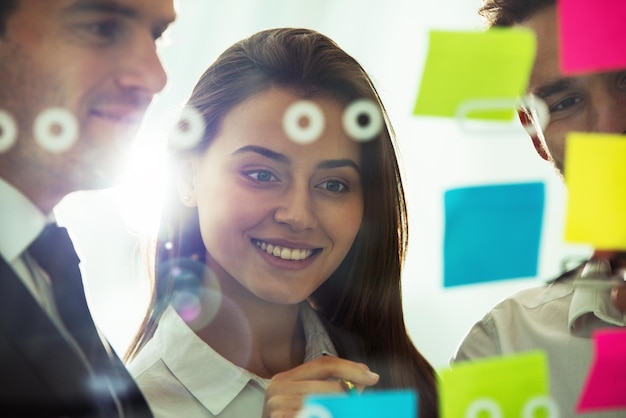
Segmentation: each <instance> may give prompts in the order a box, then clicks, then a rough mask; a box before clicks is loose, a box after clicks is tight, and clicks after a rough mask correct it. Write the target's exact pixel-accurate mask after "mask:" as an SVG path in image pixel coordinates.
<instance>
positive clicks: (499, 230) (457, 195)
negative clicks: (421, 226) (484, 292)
mask: <svg viewBox="0 0 626 418" xmlns="http://www.w3.org/2000/svg"><path fill="white" fill-rule="evenodd" d="M544 196H545V186H544V183H543V182H531V183H511V184H496V185H485V186H474V187H464V188H458V189H452V190H448V191H446V192H445V194H444V208H445V227H444V244H443V245H444V249H443V256H444V266H443V277H444V286H445V287H449V286H459V285H465V284H472V283H479V282H489V281H494V280H503V279H511V278H518V277H532V276H536V275H537V267H538V258H539V244H540V239H541V229H542V224H543V211H544V200H545V197H544Z"/></svg>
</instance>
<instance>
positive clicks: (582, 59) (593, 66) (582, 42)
mask: <svg viewBox="0 0 626 418" xmlns="http://www.w3.org/2000/svg"><path fill="white" fill-rule="evenodd" d="M557 12H558V19H559V35H560V37H559V47H560V62H561V71H563V73H564V74H567V75H569V74H578V73H589V72H601V71H611V70H618V69H624V68H626V42H625V40H626V23H625V22H626V1H624V0H593V1H590V0H558V3H557Z"/></svg>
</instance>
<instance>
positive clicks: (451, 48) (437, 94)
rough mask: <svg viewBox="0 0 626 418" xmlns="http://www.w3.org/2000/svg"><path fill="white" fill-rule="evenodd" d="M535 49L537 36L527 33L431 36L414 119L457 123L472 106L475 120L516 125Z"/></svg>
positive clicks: (501, 30) (507, 30) (502, 30)
mask: <svg viewBox="0 0 626 418" xmlns="http://www.w3.org/2000/svg"><path fill="white" fill-rule="evenodd" d="M535 44H536V43H535V35H534V33H533V32H532V31H530V30H527V29H523V28H492V29H490V30H488V31H431V32H430V34H429V46H428V55H427V57H426V64H425V67H424V72H423V75H422V81H421V85H420V89H419V92H418V95H417V99H416V102H415V107H414V109H413V113H414V114H415V115H426V116H444V117H452V116H455V115H456V114H457V111H459V109H460V106H462V105H470V108H473V109H476V110H469V111H468V112H467V113H466V116H467V117H469V118H476V119H491V120H510V119H512V117H513V115H514V107H515V106H514V102H515V100H516V99H518V98H519V97H521V96H523V95H524V94H525V91H526V87H527V85H528V80H529V78H530V71H531V70H532V66H533V62H534V58H535V51H536V45H535ZM503 100H504V101H505V102H507V103H508V104H506V105H503V104H501V103H500V102H502V101H503ZM503 107H504V109H503ZM478 109H482V110H478ZM485 109H489V110H485ZM492 109H496V110H492Z"/></svg>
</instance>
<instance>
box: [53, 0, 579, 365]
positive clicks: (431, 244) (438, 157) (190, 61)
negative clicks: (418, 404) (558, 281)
mask: <svg viewBox="0 0 626 418" xmlns="http://www.w3.org/2000/svg"><path fill="white" fill-rule="evenodd" d="M480 3H481V1H480V0H437V1H419V2H418V1H415V0H392V1H386V2H383V1H374V0H298V1H294V0H237V1H230V0H228V1H227V0H179V7H178V10H179V17H178V22H177V23H176V24H175V26H174V27H173V28H172V29H171V31H170V33H169V36H168V38H169V41H168V42H167V43H166V45H163V46H162V49H161V56H162V58H163V61H164V66H165V67H166V70H167V72H168V74H169V82H168V86H167V87H166V89H165V90H164V91H163V92H162V93H161V94H160V95H159V97H158V98H157V99H156V100H155V102H154V103H153V105H152V107H151V108H150V111H149V113H148V117H147V119H146V123H145V124H144V127H143V130H142V134H141V138H140V139H139V141H138V144H137V152H136V157H135V158H134V159H133V162H132V164H131V165H130V168H129V170H128V172H127V173H125V175H124V176H123V178H122V181H123V183H122V186H120V187H119V188H116V189H113V190H106V191H98V192H81V193H76V194H73V195H71V196H68V198H66V199H65V200H64V201H63V202H62V204H61V205H60V206H59V208H58V210H57V217H58V218H59V220H60V222H61V223H64V224H66V225H67V226H68V228H69V229H70V233H71V234H72V236H73V238H74V240H75V243H76V246H77V249H78V252H79V254H80V256H81V259H82V260H83V262H82V266H81V268H82V269H83V273H84V277H85V281H86V288H87V294H88V301H89V304H90V306H91V308H92V310H93V314H94V317H95V320H96V322H97V323H98V325H99V326H100V327H101V329H102V331H103V332H104V333H105V334H106V335H107V336H108V337H109V339H110V341H111V342H112V344H113V346H114V348H115V349H116V350H117V351H118V352H119V353H120V354H121V353H123V352H124V351H125V349H126V346H127V344H128V343H129V341H130V338H131V337H132V336H133V334H134V333H135V331H136V328H137V326H138V324H139V322H140V320H141V318H142V315H143V312H144V309H145V306H146V303H147V289H148V287H147V281H146V276H145V268H144V267H145V263H146V261H145V257H144V255H142V254H141V252H140V251H139V247H138V242H139V236H141V235H142V234H146V233H150V231H151V230H153V228H154V225H155V220H156V219H157V216H158V207H157V206H158V205H157V203H156V201H155V199H154V195H155V194H158V191H159V188H160V187H161V183H160V180H159V175H160V174H162V172H163V169H162V166H161V165H160V164H159V160H158V157H159V155H160V153H159V150H160V149H161V146H162V143H163V140H164V137H165V135H166V133H167V131H168V129H169V128H170V127H171V125H172V124H173V122H174V120H175V119H176V116H177V112H178V111H179V110H180V108H181V107H182V105H183V103H184V102H185V100H186V99H187V97H188V95H189V94H190V92H191V89H192V88H193V86H194V84H195V83H196V81H197V79H198V77H199V76H200V74H201V73H202V72H203V71H204V69H205V68H206V67H207V66H208V65H209V64H210V63H211V62H212V61H213V60H214V59H215V58H216V57H217V55H218V54H219V53H220V52H221V51H223V50H224V49H225V48H227V47H228V46H230V45H231V44H232V43H234V42H235V41H238V40H239V39H241V38H244V37H246V36H248V35H250V34H252V33H254V32H256V31H258V30H261V29H265V28H270V27H279V26H290V27H308V28H313V29H316V30H318V31H320V32H322V33H324V34H326V35H328V36H330V37H331V38H333V39H334V40H335V41H336V42H337V43H338V44H339V45H340V46H341V47H343V48H344V49H345V50H346V51H347V52H348V53H350V54H351V55H353V56H354V57H355V58H356V59H357V60H358V61H359V62H360V63H361V64H362V65H363V67H364V68H365V69H366V71H368V73H369V74H370V76H371V77H372V78H373V80H374V83H375V84H376V86H377V88H378V90H379V92H380V94H381V96H382V98H383V101H384V103H385V105H386V107H387V109H388V111H389V114H390V117H391V120H392V122H393V124H394V127H395V130H396V133H397V137H398V140H399V143H400V148H401V149H400V153H401V159H402V163H403V168H404V174H405V187H406V191H407V195H408V204H409V211H410V243H409V254H408V260H407V263H406V265H405V270H404V276H403V297H404V308H405V314H406V322H407V326H408V328H409V332H410V334H411V336H412V338H413V340H414V342H415V344H416V345H417V347H418V348H419V349H420V351H421V352H422V353H423V354H424V355H425V356H426V358H427V359H428V360H429V361H430V362H431V363H432V364H433V365H434V366H435V368H437V369H441V368H442V367H445V366H447V364H448V360H449V358H450V356H451V355H452V354H453V352H454V350H455V348H456V346H457V344H458V343H459V342H460V341H461V339H462V338H463V336H464V335H465V333H466V332H467V331H468V329H469V328H470V327H471V325H472V324H473V323H474V322H476V321H477V320H479V319H480V318H481V317H482V316H483V315H484V314H485V313H486V312H487V311H488V310H489V309H490V308H491V307H492V306H493V305H495V304H496V303H497V302H499V301H500V300H501V299H503V298H504V297H506V296H508V295H510V294H511V293H513V292H515V291H517V290H520V289H523V288H527V287H531V286H535V285H539V284H541V283H542V282H543V281H544V280H545V279H548V278H550V277H552V276H554V275H555V274H557V273H558V272H559V269H560V267H561V261H562V260H563V259H564V258H567V257H570V256H584V255H585V254H586V253H587V251H588V249H587V248H585V247H581V246H572V245H566V244H564V243H563V242H562V224H563V208H564V205H563V203H564V197H565V196H564V189H563V186H562V184H561V181H560V180H559V179H558V178H557V176H556V175H555V174H554V172H553V170H552V168H551V167H550V166H549V165H548V164H547V163H545V162H544V161H543V160H541V159H540V158H539V157H538V156H536V155H535V153H534V150H533V148H532V145H531V142H530V141H529V140H528V139H527V137H526V135H525V133H524V132H523V131H522V128H521V127H520V126H519V125H518V124H517V123H514V122H512V123H511V124H510V125H507V126H506V128H505V129H502V128H498V129H483V130H480V131H474V132H466V131H463V130H462V129H461V127H460V125H458V124H457V122H456V121H454V120H447V119H440V118H425V117H416V116H413V115H412V114H411V112H412V109H413V104H414V101H415V98H416V94H417V90H418V88H419V83H420V77H421V72H422V69H423V65H424V59H425V55H426V52H427V51H426V48H427V40H428V38H427V35H428V31H429V30H430V29H459V30H479V29H482V28H483V22H482V20H481V18H480V17H479V16H478V15H477V13H476V10H477V9H478V7H479V5H480ZM461 71H463V68H459V72H461ZM526 181H544V182H546V190H547V196H546V210H545V219H544V230H543V236H542V242H541V255H540V264H539V265H540V267H539V274H538V276H537V277H526V278H519V279H515V280H507V281H500V282H491V283H486V284H480V285H471V286H462V287H457V288H452V289H450V288H448V289H444V288H443V274H442V273H443V268H442V266H443V262H442V248H443V242H442V236H443V220H444V218H443V193H444V192H445V190H447V189H449V188H453V187H463V186H472V185H482V184H493V183H506V182H526Z"/></svg>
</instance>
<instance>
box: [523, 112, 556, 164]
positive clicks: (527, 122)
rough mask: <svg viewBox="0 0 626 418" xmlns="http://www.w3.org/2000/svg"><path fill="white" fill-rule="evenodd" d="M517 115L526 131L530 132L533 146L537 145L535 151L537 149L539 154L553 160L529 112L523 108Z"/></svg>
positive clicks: (545, 158) (547, 159)
mask: <svg viewBox="0 0 626 418" xmlns="http://www.w3.org/2000/svg"><path fill="white" fill-rule="evenodd" d="M517 116H518V118H519V120H520V122H521V123H522V126H523V127H524V129H525V130H526V132H528V135H529V136H530V139H531V140H532V141H533V146H534V147H535V151H537V154H539V156H540V157H541V158H543V159H544V160H546V161H552V159H551V158H550V154H549V153H548V150H547V149H546V147H545V146H544V144H543V142H542V141H541V138H539V132H537V128H535V125H534V124H533V121H532V119H531V118H530V116H529V115H528V113H526V112H524V111H523V110H518V111H517Z"/></svg>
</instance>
